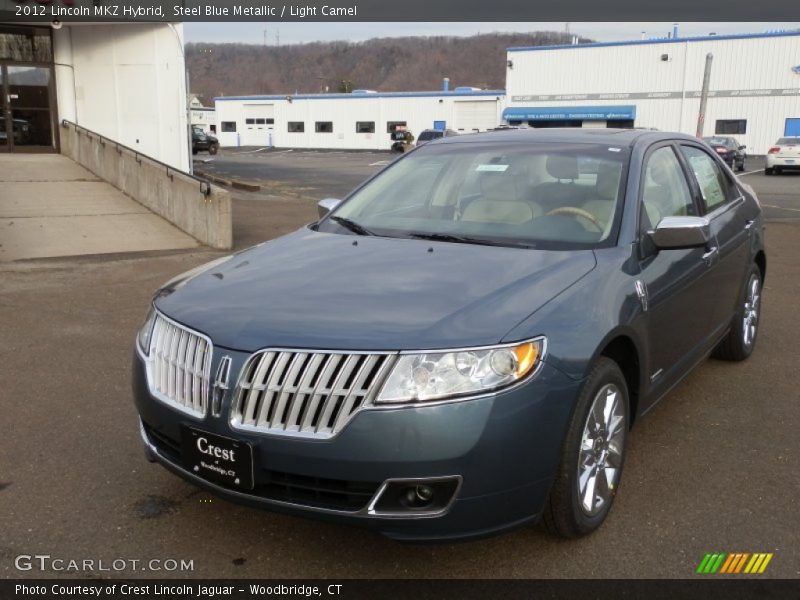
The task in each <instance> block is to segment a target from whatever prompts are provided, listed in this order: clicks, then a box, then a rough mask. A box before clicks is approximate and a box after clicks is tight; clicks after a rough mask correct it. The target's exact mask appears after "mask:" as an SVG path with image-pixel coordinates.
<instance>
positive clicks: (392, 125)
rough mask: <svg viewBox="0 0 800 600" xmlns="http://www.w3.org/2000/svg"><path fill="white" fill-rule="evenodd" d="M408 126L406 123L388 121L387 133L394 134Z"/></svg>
mask: <svg viewBox="0 0 800 600" xmlns="http://www.w3.org/2000/svg"><path fill="white" fill-rule="evenodd" d="M406 125H408V124H407V123H406V122H405V121H386V133H394V130H395V129H397V128H398V127H405V126H406Z"/></svg>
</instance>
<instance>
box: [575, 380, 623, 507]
mask: <svg viewBox="0 0 800 600" xmlns="http://www.w3.org/2000/svg"><path fill="white" fill-rule="evenodd" d="M624 403H625V399H624V397H623V395H622V392H621V391H620V389H619V388H618V387H617V386H616V385H614V384H613V383H611V384H607V385H604V386H603V387H602V388H600V390H599V391H598V392H597V394H596V395H595V397H594V400H593V401H592V407H591V408H590V409H589V414H588V416H587V417H586V423H585V424H584V427H583V437H582V438H581V445H580V450H579V455H578V481H577V485H578V494H579V502H580V505H581V510H583V512H584V513H585V514H587V515H588V516H590V517H593V516H596V515H597V514H599V513H600V512H601V511H602V510H603V508H604V507H605V506H606V505H608V504H609V503H610V502H611V497H612V495H613V494H614V490H615V488H616V485H617V481H618V480H619V474H620V469H621V467H622V452H623V444H624V443H625V427H626V422H625V421H626V418H625V406H624Z"/></svg>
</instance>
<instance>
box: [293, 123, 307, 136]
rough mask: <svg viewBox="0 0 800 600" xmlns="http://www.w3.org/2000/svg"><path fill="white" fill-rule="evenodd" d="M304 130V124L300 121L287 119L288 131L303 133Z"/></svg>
mask: <svg viewBox="0 0 800 600" xmlns="http://www.w3.org/2000/svg"><path fill="white" fill-rule="evenodd" d="M305 130H306V124H305V123H303V122H302V121H289V133H303V132H304V131H305Z"/></svg>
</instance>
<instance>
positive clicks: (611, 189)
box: [583, 164, 621, 237]
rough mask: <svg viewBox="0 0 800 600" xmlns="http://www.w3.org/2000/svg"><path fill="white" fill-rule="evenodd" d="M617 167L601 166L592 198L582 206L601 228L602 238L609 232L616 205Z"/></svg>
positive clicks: (618, 173) (619, 172)
mask: <svg viewBox="0 0 800 600" xmlns="http://www.w3.org/2000/svg"><path fill="white" fill-rule="evenodd" d="M620 175H621V171H620V168H619V165H614V164H607V165H601V167H600V170H599V171H598V172H597V181H596V183H595V186H594V190H593V191H592V198H591V200H589V201H588V202H586V203H585V204H584V205H583V209H584V210H585V211H587V212H589V213H591V214H592V215H593V216H594V217H595V218H596V219H597V221H598V222H599V223H600V225H601V227H602V228H603V237H605V236H607V235H608V233H609V231H610V230H611V225H612V223H611V221H612V217H613V216H614V209H615V208H616V204H617V193H618V190H619V179H620Z"/></svg>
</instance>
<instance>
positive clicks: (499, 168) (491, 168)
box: [475, 165, 508, 173]
mask: <svg viewBox="0 0 800 600" xmlns="http://www.w3.org/2000/svg"><path fill="white" fill-rule="evenodd" d="M475 170H476V171H478V172H479V173H481V172H484V173H485V172H489V173H505V172H506V171H507V170H508V165H478V167H477V168H476V169H475Z"/></svg>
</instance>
